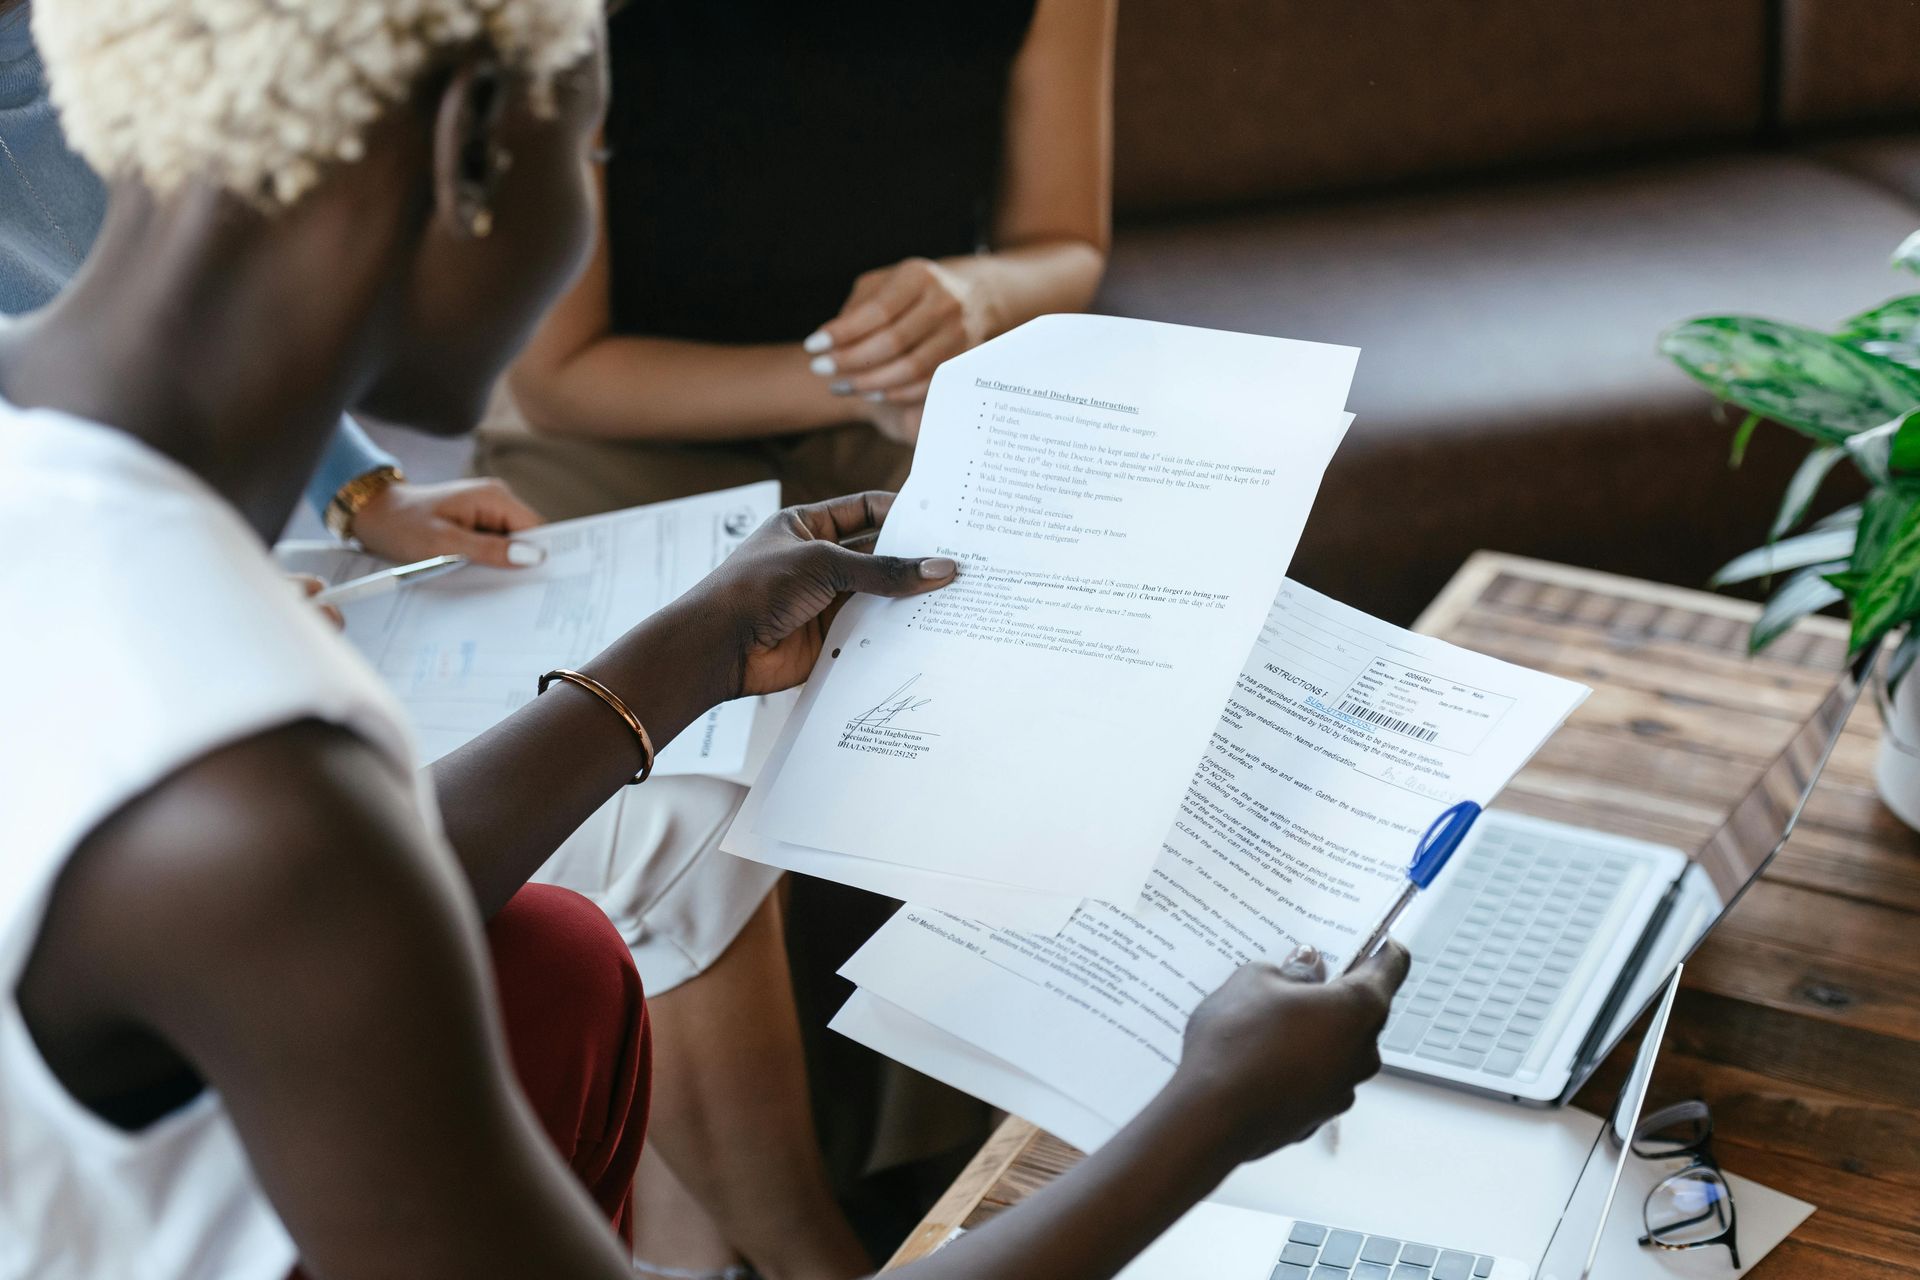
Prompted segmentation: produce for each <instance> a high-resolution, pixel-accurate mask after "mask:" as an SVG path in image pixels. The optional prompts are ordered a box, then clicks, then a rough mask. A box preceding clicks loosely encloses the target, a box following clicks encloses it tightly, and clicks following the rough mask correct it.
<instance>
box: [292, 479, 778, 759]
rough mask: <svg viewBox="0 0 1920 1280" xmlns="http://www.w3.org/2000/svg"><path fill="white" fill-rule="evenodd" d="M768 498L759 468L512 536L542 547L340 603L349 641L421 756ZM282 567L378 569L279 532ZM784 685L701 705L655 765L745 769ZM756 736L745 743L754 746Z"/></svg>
mask: <svg viewBox="0 0 1920 1280" xmlns="http://www.w3.org/2000/svg"><path fill="white" fill-rule="evenodd" d="M779 506H780V486H779V484H778V483H777V482H775V481H772V480H768V481H765V482H763V483H760V484H752V485H744V486H742V487H740V488H737V489H723V490H720V491H718V492H716V493H706V494H701V495H699V496H698V497H692V498H682V499H679V500H677V501H674V502H659V503H654V504H652V505H651V506H644V507H633V508H631V509H629V510H626V511H615V512H612V513H610V514H608V515H602V516H589V517H587V518H585V519H581V520H567V521H562V522H560V523H557V524H550V525H544V526H542V527H540V528H537V529H529V530H526V531H525V532H523V533H518V534H515V535H514V537H515V538H516V540H518V541H522V542H531V543H534V544H536V545H538V546H540V547H543V548H545V550H546V552H547V558H546V560H545V561H544V562H542V563H541V564H540V565H538V566H537V567H535V568H531V569H492V568H488V567H486V566H484V565H468V566H466V567H464V568H461V569H458V570H455V571H454V572H452V573H449V574H445V575H443V576H441V577H438V578H433V579H430V580H428V581H425V582H421V583H418V584H416V585H411V586H407V587H403V588H401V589H400V590H398V591H394V592H392V593H390V594H387V595H382V596H373V597H368V598H364V599H360V600H355V601H352V602H350V603H348V604H346V605H344V606H342V608H341V610H340V612H341V614H342V616H343V617H344V618H345V620H346V627H347V639H349V640H351V641H352V642H353V643H354V645H355V646H356V647H358V648H359V649H360V651H361V652H362V653H364V654H365V655H366V657H367V660H368V661H369V662H371V663H372V664H373V666H374V668H375V669H376V670H378V671H379V672H380V674H381V676H382V677H384V678H385V680H386V681H387V683H388V685H389V686H391V687H392V689H393V691H394V692H395V693H396V694H397V695H398V696H399V699H400V702H401V704H402V705H403V706H404V707H405V708H406V711H407V717H408V720H409V721H410V722H411V725H412V728H413V734H414V741H415V744H416V746H417V747H418V750H419V755H420V760H421V763H423V764H424V763H428V762H431V761H434V760H438V759H439V758H440V757H441V756H444V755H446V754H447V753H448V752H450V751H452V750H454V749H455V748H457V747H460V746H464V745H465V744H466V743H468V742H469V741H471V740H472V739H474V738H475V737H478V736H479V735H480V734H481V733H483V732H485V731H486V730H488V729H491V728H492V727H493V726H494V725H496V724H498V723H499V722H500V721H501V720H503V719H505V718H506V717H507V716H508V715H510V714H511V713H512V712H514V711H515V710H517V709H518V708H519V707H520V706H522V705H523V704H525V703H526V702H527V701H528V700H529V699H530V698H532V697H533V696H534V691H535V682H536V681H537V680H538V679H539V677H540V675H541V673H543V672H546V671H551V670H553V669H554V668H555V667H579V666H582V665H584V664H585V663H586V662H587V661H588V660H589V659H591V658H592V657H593V656H594V655H595V654H597V653H599V652H600V651H601V650H603V649H605V648H606V647H607V646H608V645H610V644H612V643H613V642H614V641H615V640H617V639H619V638H620V636H621V635H622V634H624V633H625V632H626V631H627V630H628V629H630V628H631V627H633V626H634V624H636V623H638V622H640V621H641V620H642V619H644V618H646V617H647V616H648V615H649V614H651V613H653V612H654V611H655V610H658V609H660V608H662V607H663V606H665V605H666V604H668V603H669V602H671V601H672V600H673V599H674V598H675V597H677V596H679V595H681V594H682V593H683V592H685V591H686V590H687V589H688V588H690V587H692V586H693V585H694V584H695V583H696V582H698V581H700V579H701V578H703V577H705V576H706V575H707V574H708V573H709V572H711V571H712V570H713V568H714V567H715V566H716V565H718V564H719V563H720V562H721V561H722V560H724V559H726V558H727V556H728V555H730V554H731V553H732V551H733V549H734V548H735V547H737V546H739V545H740V543H741V542H742V541H743V540H744V539H745V538H746V536H747V535H748V534H750V533H752V532H753V531H754V529H756V528H757V527H758V526H759V525H760V522H761V521H763V520H765V519H766V518H767V517H768V516H770V515H772V514H773V513H774V512H775V511H776V510H778V509H779ZM276 555H277V556H278V557H279V559H280V562H281V563H282V564H283V565H284V566H285V567H286V568H287V569H288V571H289V572H295V573H311V574H314V575H316V576H318V577H321V578H324V579H326V580H327V581H329V582H334V583H338V582H343V581H346V580H348V579H351V578H356V577H359V576H361V575H362V574H367V573H372V572H374V571H376V570H378V569H382V568H385V567H387V566H386V563H385V562H384V561H381V560H377V559H375V558H374V557H372V556H368V555H363V554H361V553H359V552H355V551H352V550H348V549H346V548H343V547H339V546H337V545H335V544H332V543H283V544H281V546H280V547H279V548H277V549H276ZM790 705H791V698H790V697H783V698H780V699H772V700H767V699H759V698H749V699H743V700H740V701H736V702H729V703H725V704H723V705H721V706H719V707H716V708H714V709H713V710H712V711H710V712H709V713H708V714H707V715H706V716H705V717H704V718H703V719H702V720H701V721H700V722H699V723H698V724H695V725H692V726H691V727H689V728H688V729H687V730H686V731H685V732H684V733H682V734H681V735H680V736H679V737H678V738H676V739H674V741H673V742H672V743H671V744H669V745H668V746H666V747H663V748H662V749H661V751H660V754H659V759H658V761H657V763H656V764H655V766H654V772H655V773H656V774H658V775H661V776H669V775H673V774H692V773H697V774H711V775H714V776H717V777H723V778H733V779H735V780H737V781H741V782H748V781H751V780H752V772H753V769H754V767H755V766H757V764H758V759H756V754H757V756H758V757H759V758H761V759H763V758H764V757H765V754H766V751H767V750H768V749H769V748H770V747H771V746H772V744H773V740H774V737H775V735H776V733H777V731H778V728H779V724H780V721H781V719H782V718H783V717H784V716H785V714H786V711H787V708H788V707H789V706H790ZM756 738H757V739H758V743H757V752H756Z"/></svg>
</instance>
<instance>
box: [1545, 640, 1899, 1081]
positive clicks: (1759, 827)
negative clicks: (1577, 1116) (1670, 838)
mask: <svg viewBox="0 0 1920 1280" xmlns="http://www.w3.org/2000/svg"><path fill="white" fill-rule="evenodd" d="M1871 666H1872V659H1871V656H1869V657H1868V658H1865V659H1862V660H1861V661H1860V662H1859V663H1857V664H1856V665H1855V666H1854V667H1853V668H1852V669H1850V670H1848V671H1846V672H1843V673H1842V674H1841V676H1840V678H1839V679H1838V680H1837V681H1836V682H1835V683H1834V686H1833V687H1832V688H1831V689H1829V690H1828V691H1827V693H1826V696H1824V697H1823V698H1821V700H1820V704H1819V706H1817V707H1815V708H1814V711H1813V714H1812V715H1811V716H1809V717H1808V718H1807V719H1806V720H1805V721H1804V722H1802V723H1801V725H1800V727H1799V728H1798V729H1797V730H1795V731H1794V735H1793V737H1792V738H1791V739H1789V740H1788V742H1787V744H1786V746H1785V747H1784V748H1783V749H1782V750H1781V752H1780V754H1779V755H1778V756H1776V757H1774V759H1773V761H1772V763H1770V764H1769V765H1768V766H1767V767H1766V769H1765V770H1764V771H1762V773H1761V774H1760V777H1759V780H1758V781H1757V782H1755V783H1754V785H1753V787H1752V788H1751V789H1750V790H1749V791H1747V792H1746V794H1745V795H1743V796H1742V797H1741V798H1740V799H1739V800H1738V801H1737V802H1736V803H1735V804H1734V806H1733V808H1732V809H1730V810H1728V812H1727V816H1726V819H1725V820H1724V821H1723V822H1722V823H1721V824H1720V826H1719V827H1718V828H1717V829H1716V830H1715V831H1714V832H1713V834H1712V835H1710V836H1708V837H1707V839H1706V840H1705V842H1704V843H1702V844H1701V846H1700V847H1699V849H1698V850H1697V851H1696V852H1695V853H1694V854H1693V856H1692V858H1691V859H1690V860H1689V862H1688V865H1687V869H1686V871H1685V873H1684V874H1683V875H1682V877H1681V879H1680V880H1679V882H1678V883H1676V884H1675V885H1674V887H1673V890H1672V892H1671V893H1670V894H1669V895H1668V900H1667V902H1665V903H1663V904H1662V910H1663V911H1664V912H1666V913H1667V914H1666V917H1665V920H1664V923H1661V924H1660V925H1659V926H1658V927H1657V928H1655V929H1654V930H1652V931H1651V932H1650V933H1649V935H1648V938H1647V942H1646V946H1645V949H1644V950H1643V952H1642V954H1640V955H1639V956H1637V957H1636V958H1635V959H1634V960H1633V961H1632V962H1630V963H1629V964H1628V966H1627V968H1626V970H1625V971H1624V972H1623V973H1622V974H1621V975H1620V980H1619V985H1618V988H1617V989H1616V990H1615V992H1614V993H1613V994H1612V996H1611V997H1610V998H1609V1000H1608V1003H1607V1005H1606V1006H1605V1008H1604V1009H1603V1011H1602V1013H1601V1015H1600V1017H1599V1019H1598V1020H1597V1021H1596V1024H1595V1029H1594V1030H1595V1034H1594V1035H1593V1036H1592V1037H1591V1038H1590V1039H1589V1041H1588V1043H1587V1044H1586V1045H1584V1046H1583V1047H1582V1052H1581V1053H1580V1055H1579V1059H1578V1061H1576V1062H1575V1064H1574V1069H1573V1074H1572V1076H1571V1078H1570V1079H1569V1081H1568V1083H1567V1087H1566V1090H1565V1092H1564V1093H1563V1094H1562V1095H1561V1100H1562V1101H1565V1100H1567V1099H1569V1098H1571V1097H1573V1095H1574V1094H1575V1093H1577V1092H1578V1091H1579V1089H1580V1086H1581V1085H1583V1084H1584V1083H1586V1079H1587V1077H1588V1076H1590V1075H1592V1074H1593V1071H1594V1069H1595V1068H1596V1067H1598V1066H1599V1064H1600V1063H1601V1062H1603V1061H1605V1059H1606V1057H1607V1055H1608V1054H1609V1053H1612V1052H1613V1050H1614V1048H1615V1047H1616V1046H1617V1045H1618V1044H1619V1043H1620V1041H1621V1039H1622V1038H1623V1037H1624V1036H1625V1035H1626V1033H1627V1029H1628V1028H1629V1027H1631V1026H1632V1025H1633V1024H1634V1023H1635V1022H1636V1021H1637V1020H1638V1019H1639V1017H1640V1015H1641V1014H1643V1013H1645V1012H1646V1009H1647V1006H1648V1005H1650V1004H1651V1003H1652V1002H1653V1001H1654V999H1655V998H1657V997H1658V995H1659V992H1660V986H1661V983H1662V981H1663V979H1664V978H1665V977H1666V975H1667V974H1668V973H1669V972H1671V971H1672V969H1673V967H1674V966H1675V965H1677V964H1679V963H1681V962H1682V961H1684V960H1686V959H1688V958H1690V957H1691V956H1692V955H1693V953H1694V951H1695V950H1697V949H1698V948H1699V946H1700V943H1701V942H1702V941H1703V940H1704V939H1705V938H1706V936H1707V934H1708V933H1710V932H1712V930H1713V927H1714V926H1715V925H1717V924H1719V923H1720V921H1721V919H1722V918H1724V917H1725V916H1726V914H1727V912H1728V911H1730V910H1731V909H1732V908H1733V905H1734V904H1735V903H1736V902H1738V901H1739V900H1740V897H1741V895H1742V894H1744V893H1745V892H1746V891H1747V888H1748V887H1749V886H1750V885H1752V884H1753V882H1754V881H1756V880H1758V879H1759V878H1760V874H1761V872H1763V871H1765V870H1766V868H1767V864H1769V863H1770V862H1772V861H1773V857H1774V855H1775V854H1777V853H1778V852H1779V851H1780V849H1781V846H1783V845H1785V844H1786V842H1787V837H1788V836H1790V835H1792V834H1793V828H1794V824H1795V823H1796V822H1798V821H1799V818H1800V813H1801V811H1802V810H1803V809H1805V808H1806V804H1807V798H1808V797H1809V796H1810V795H1812V793H1813V787H1814V784H1815V783H1816V782H1818V781H1819V778H1820V771H1821V770H1822V769H1823V768H1825V767H1826V763H1827V757H1828V756H1830V755H1832V754H1833V748H1834V745H1835V744H1836V743H1838V742H1839V740H1840V731H1841V730H1842V729H1844V728H1845V727H1846V723H1847V720H1848V719H1849V718H1850V717H1851V716H1852V714H1853V709H1854V707H1855V706H1856V705H1857V704H1858V703H1859V701H1860V695H1861V692H1862V690H1863V689H1864V688H1865V687H1866V680H1867V676H1868V672H1869V671H1870V670H1871ZM1603 1028H1604V1031H1603V1030H1602V1029H1603Z"/></svg>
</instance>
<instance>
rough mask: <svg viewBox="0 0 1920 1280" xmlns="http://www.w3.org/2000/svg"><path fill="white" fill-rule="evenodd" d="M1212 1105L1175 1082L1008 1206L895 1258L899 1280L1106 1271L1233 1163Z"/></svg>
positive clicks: (1055, 1277)
mask: <svg viewBox="0 0 1920 1280" xmlns="http://www.w3.org/2000/svg"><path fill="white" fill-rule="evenodd" d="M1209 1111H1217V1109H1215V1108H1203V1107H1196V1106H1190V1105H1183V1104H1182V1102H1181V1101H1180V1100H1179V1099H1178V1098H1177V1097H1176V1096H1175V1092H1174V1089H1173V1088H1171V1087H1170V1088H1169V1089H1168V1090H1166V1091H1164V1092H1162V1093H1161V1094H1160V1096H1159V1097H1158V1098H1156V1099H1155V1100H1154V1101H1153V1102H1152V1103H1150V1104H1149V1105H1148V1106H1147V1108H1146V1110H1144V1111H1142V1112H1141V1113H1140V1115H1139V1116H1138V1117H1136V1118H1135V1120H1134V1121H1133V1123H1131V1124H1129V1125H1128V1126H1127V1127H1126V1128H1124V1129H1122V1130H1121V1131H1120V1132H1119V1133H1118V1134H1116V1135H1115V1136H1114V1138H1113V1140H1112V1141H1111V1142H1109V1143H1107V1144H1106V1145H1105V1146H1104V1147H1102V1148H1100V1150H1098V1151H1096V1152H1095V1153H1094V1154H1093V1155H1091V1156H1089V1157H1087V1158H1086V1159H1085V1160H1084V1161H1082V1162H1081V1163H1080V1164H1079V1165H1078V1166H1076V1167H1075V1168H1074V1169H1073V1170H1071V1171H1070V1172H1069V1173H1067V1174H1066V1175H1064V1176H1063V1177H1061V1178H1059V1179H1057V1180H1055V1181H1054V1182H1053V1183H1052V1184H1051V1185H1050V1186H1048V1187H1047V1188H1046V1189H1045V1190H1044V1191H1041V1192H1040V1193H1038V1194H1037V1195H1034V1196H1033V1197H1031V1198H1030V1199H1028V1200H1026V1201H1025V1202H1023V1203H1022V1204H1021V1205H1020V1206H1019V1208H1017V1209H1015V1210H1014V1211H1012V1212H1010V1213H1004V1214H1001V1215H999V1216H998V1217H996V1218H995V1219H994V1220H993V1221H992V1222H990V1223H988V1224H987V1225H986V1226H984V1227H982V1228H981V1229H980V1230H978V1231H975V1232H969V1233H968V1234H967V1235H966V1236H964V1237H962V1238H961V1239H959V1240H956V1241H954V1243H953V1244H951V1245H949V1246H947V1247H946V1248H944V1249H942V1250H940V1252H938V1253H936V1254H934V1255H933V1256H932V1257H930V1258H927V1259H925V1260H924V1261H921V1262H917V1263H914V1264H913V1265H911V1266H908V1267H903V1268H901V1270H900V1273H899V1274H900V1276H901V1280H1105V1278H1106V1277H1109V1276H1112V1275H1113V1274H1114V1273H1115V1272H1117V1271H1119V1270H1120V1269H1121V1268H1122V1267H1124V1266H1125V1265H1126V1264H1127V1263H1128V1262H1129V1261H1131V1260H1132V1259H1133V1257H1134V1256H1135V1255H1136V1254H1138V1253H1139V1252H1140V1251H1141V1250H1142V1249H1144V1248H1146V1247H1147V1245H1149V1244H1151V1243H1152V1242H1153V1241H1154V1240H1155V1239H1157V1238H1158V1237H1159V1235H1160V1234H1161V1233H1162V1232H1163V1231H1165V1230H1166V1229H1167V1228H1168V1227H1170V1226H1172V1225H1173V1223H1174V1221H1175V1220H1176V1219H1177V1218H1179V1217H1180V1215H1181V1214H1183V1213H1185V1212H1186V1211H1187V1210H1188V1209H1190V1208H1192V1207H1193V1205H1194V1204H1195V1203H1197V1202H1198V1201H1199V1200H1200V1199H1201V1197H1203V1196H1205V1195H1206V1194H1207V1193H1208V1192H1210V1191H1211V1190H1213V1188H1214V1187H1215V1186H1216V1185H1218V1184H1219V1182H1220V1181H1221V1180H1222V1179H1223V1178H1225V1177H1226V1176H1227V1174H1228V1173H1230V1172H1232V1170H1233V1167H1234V1164H1235V1163H1236V1160H1235V1159H1234V1158H1233V1156H1232V1155H1231V1154H1230V1153H1231V1152H1232V1151H1233V1150H1234V1148H1235V1145H1236V1144H1235V1143H1234V1142H1233V1139H1232V1136H1231V1135H1230V1134H1228V1133H1226V1132H1222V1131H1221V1126H1220V1125H1219V1123H1218V1119H1219V1117H1218V1115H1217V1114H1207V1113H1208V1112H1209Z"/></svg>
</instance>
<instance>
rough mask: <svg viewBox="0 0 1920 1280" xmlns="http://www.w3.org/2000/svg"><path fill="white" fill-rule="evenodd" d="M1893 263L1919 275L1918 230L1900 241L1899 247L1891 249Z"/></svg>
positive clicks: (1919, 244)
mask: <svg viewBox="0 0 1920 1280" xmlns="http://www.w3.org/2000/svg"><path fill="white" fill-rule="evenodd" d="M1893 265H1894V266H1896V267H1900V268H1902V269H1903V270H1906V271H1911V272H1913V273H1914V274H1915V275H1920V231H1916V232H1914V233H1913V234H1912V235H1910V236H1908V237H1907V238H1906V239H1905V240H1902V241H1901V242H1900V247H1899V248H1898V249H1895V250H1894V251H1893Z"/></svg>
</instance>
